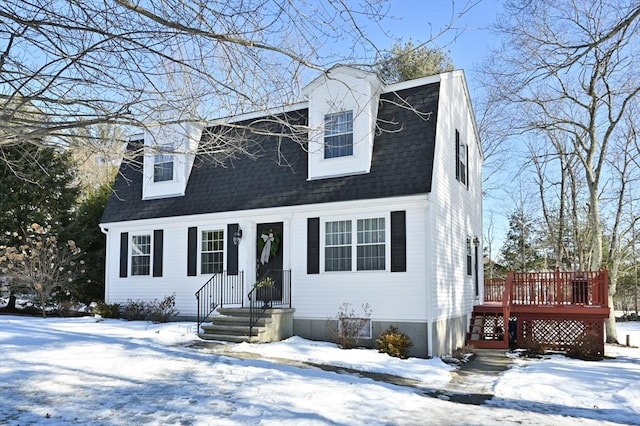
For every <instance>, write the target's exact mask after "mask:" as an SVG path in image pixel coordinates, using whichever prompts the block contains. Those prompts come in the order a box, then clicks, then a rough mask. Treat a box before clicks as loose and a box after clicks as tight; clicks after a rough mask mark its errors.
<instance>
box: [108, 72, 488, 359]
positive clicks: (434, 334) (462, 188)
mask: <svg viewBox="0 0 640 426" xmlns="http://www.w3.org/2000/svg"><path fill="white" fill-rule="evenodd" d="M303 96H304V98H305V101H304V102H300V103H298V104H295V105H289V106H286V107H282V108H280V109H279V110H277V111H275V110H274V111H268V112H262V113H256V114H247V115H243V116H239V117H234V118H231V119H228V120H225V121H224V122H222V121H221V122H219V123H216V124H212V125H189V126H187V125H172V126H158V127H151V128H150V129H149V130H147V131H146V132H145V134H144V135H140V136H139V137H137V138H133V140H132V144H133V145H135V144H136V143H137V144H144V148H145V149H146V153H145V154H144V156H143V158H142V161H141V162H140V161H137V162H136V161H124V162H123V164H122V166H121V169H120V173H119V175H118V178H117V180H116V182H115V186H114V194H113V195H112V196H111V197H110V199H109V201H108V204H107V207H106V209H105V212H104V215H103V217H102V224H101V228H102V229H103V232H104V233H105V234H106V235H107V266H106V294H105V299H106V302H107V303H123V302H126V301H127V300H128V299H132V300H135V299H141V300H150V299H162V298H164V297H166V296H168V295H171V294H175V296H176V308H177V309H178V310H179V311H180V313H181V316H183V317H189V318H194V317H196V315H197V314H198V312H197V303H196V298H195V297H194V294H195V292H196V291H198V290H199V289H201V287H203V285H204V284H205V283H207V282H208V281H210V279H211V278H212V277H215V278H214V279H213V280H212V281H211V282H212V283H213V282H214V281H216V280H217V284H216V285H218V286H221V287H220V288H219V289H218V290H212V291H214V293H211V294H209V295H208V296H207V297H209V299H208V300H210V299H213V300H215V304H216V305H220V302H221V303H222V304H223V305H224V306H249V304H250V303H251V300H252V299H251V297H249V296H248V294H249V293H250V292H251V290H252V289H253V287H254V285H255V284H256V282H257V281H260V279H261V278H262V277H264V276H265V274H267V275H269V274H271V275H269V276H273V277H274V279H275V281H277V284H278V286H279V289H278V295H277V297H275V299H278V300H276V301H275V305H272V306H273V307H274V308H276V307H278V306H280V305H279V302H281V303H283V304H286V307H287V308H288V307H289V306H290V307H291V309H290V311H289V312H293V314H292V322H293V325H292V333H293V334H295V335H298V336H301V337H305V338H310V339H318V340H329V339H330V336H329V335H328V331H327V323H328V322H329V321H330V320H331V319H335V317H336V314H337V312H338V310H339V308H340V306H341V305H342V304H343V303H349V304H350V305H351V306H352V307H353V308H354V309H355V310H356V312H357V311H358V309H359V308H360V306H361V305H362V304H365V303H366V304H368V305H369V306H370V309H371V316H370V321H369V322H368V323H367V327H365V329H363V336H364V340H363V342H364V343H365V344H369V345H373V344H374V343H375V339H376V338H377V336H378V335H379V334H380V333H381V332H383V331H384V330H386V329H387V327H388V326H389V325H395V326H396V327H398V329H399V330H400V331H402V332H404V333H406V334H408V335H409V336H410V337H411V339H412V341H413V348H412V351H411V355H413V356H423V357H424V356H439V355H443V354H445V353H450V352H451V351H453V350H454V349H456V348H457V347H460V346H462V345H463V344H464V342H465V335H466V331H467V327H468V324H469V318H470V314H471V311H472V309H473V306H474V304H478V303H480V301H481V300H482V294H480V293H481V292H482V286H481V285H480V283H482V282H483V276H482V268H481V259H482V257H481V253H480V251H479V250H480V247H481V241H480V240H481V236H482V192H481V183H482V176H481V166H482V151H481V147H480V141H479V138H478V133H477V129H476V125H475V120H474V116H473V111H472V108H471V102H470V98H469V93H468V90H467V85H466V82H465V77H464V73H463V72H462V71H452V72H447V73H443V74H439V75H434V76H430V77H424V78H420V79H416V80H411V81H405V82H401V83H396V84H390V85H386V84H384V82H382V81H381V80H380V79H379V78H378V77H377V76H376V75H375V74H371V73H367V72H363V71H359V70H355V69H353V68H349V67H345V66H338V67H335V68H333V69H331V70H330V71H329V72H328V73H325V74H323V75H322V76H320V77H318V78H317V79H316V80H315V81H313V82H312V83H311V84H309V85H308V86H307V87H306V88H305V89H304V91H303ZM224 138H226V139H224ZM229 138H232V139H233V140H234V141H236V142H237V141H240V143H241V144H242V146H243V148H244V149H245V150H246V151H248V152H249V153H250V154H252V155H251V156H250V157H251V158H249V157H248V156H237V157H236V158H233V159H228V160H227V161H226V162H225V163H224V164H220V163H217V162H215V161H209V160H206V159H204V156H205V153H204V148H203V147H204V146H205V145H206V146H211V145H212V144H216V143H219V141H222V140H229ZM153 147H155V148H156V149H155V150H153V149H152V148H153ZM158 147H160V152H159V153H158ZM140 163H141V164H140ZM265 239H266V240H267V241H268V242H265ZM265 246H267V248H266V249H265ZM274 274H275V275H274ZM214 284H215V283H214ZM221 289H222V290H221ZM225 289H226V290H225ZM231 293H233V294H234V296H233V297H232V296H231ZM213 294H215V295H213ZM272 298H273V297H272ZM218 299H220V300H218ZM223 299H224V300H223ZM254 299H255V298H254ZM214 307H215V306H214ZM287 334H291V333H287ZM367 335H368V336H367ZM284 337H286V336H284Z"/></svg>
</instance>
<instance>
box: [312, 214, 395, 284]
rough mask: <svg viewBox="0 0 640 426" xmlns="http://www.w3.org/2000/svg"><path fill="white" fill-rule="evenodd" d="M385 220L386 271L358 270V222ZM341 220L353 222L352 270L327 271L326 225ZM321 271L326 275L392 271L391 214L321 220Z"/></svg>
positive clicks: (332, 217) (359, 215)
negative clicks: (361, 220)
mask: <svg viewBox="0 0 640 426" xmlns="http://www.w3.org/2000/svg"><path fill="white" fill-rule="evenodd" d="M375 218H384V228H385V230H384V245H385V247H384V256H385V259H384V269H367V270H362V271H359V270H358V225H357V223H358V220H360V219H375ZM341 220H350V221H351V235H352V238H351V270H350V271H327V270H326V269H325V268H326V265H325V247H326V223H327V222H336V221H341ZM320 271H321V272H322V273H326V274H353V273H357V274H372V273H373V274H375V273H383V272H390V271H391V212H384V213H380V212H377V213H364V214H358V215H356V216H326V217H321V218H320Z"/></svg>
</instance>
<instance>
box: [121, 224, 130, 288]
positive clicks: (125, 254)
mask: <svg viewBox="0 0 640 426" xmlns="http://www.w3.org/2000/svg"><path fill="white" fill-rule="evenodd" d="M128 261H129V233H128V232H122V233H121V234H120V278H125V277H126V276H127V272H128V271H129V262H128Z"/></svg>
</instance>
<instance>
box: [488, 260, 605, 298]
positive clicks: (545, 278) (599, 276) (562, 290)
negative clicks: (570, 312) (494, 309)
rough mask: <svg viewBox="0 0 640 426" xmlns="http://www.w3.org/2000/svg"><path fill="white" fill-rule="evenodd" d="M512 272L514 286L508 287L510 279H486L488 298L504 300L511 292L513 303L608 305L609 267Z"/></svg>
mask: <svg viewBox="0 0 640 426" xmlns="http://www.w3.org/2000/svg"><path fill="white" fill-rule="evenodd" d="M509 274H510V276H512V284H511V289H508V288H507V283H508V279H499V278H497V279H495V278H494V279H490V280H489V279H488V280H485V287H484V291H485V293H484V294H485V296H484V300H485V302H503V296H504V295H507V294H509V295H510V296H511V297H510V303H511V304H512V305H533V306H572V305H576V306H577V305H590V306H603V307H607V305H608V301H609V300H608V297H609V293H608V292H609V288H608V286H609V274H608V270H606V269H604V270H601V271H593V272H591V271H579V272H576V271H559V270H556V271H553V272H515V273H513V272H510V273H509ZM503 306H504V303H503Z"/></svg>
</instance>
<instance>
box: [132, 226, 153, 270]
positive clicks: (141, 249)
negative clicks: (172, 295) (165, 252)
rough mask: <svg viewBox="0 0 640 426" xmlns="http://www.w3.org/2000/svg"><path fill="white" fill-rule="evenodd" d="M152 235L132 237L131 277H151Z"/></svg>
mask: <svg viewBox="0 0 640 426" xmlns="http://www.w3.org/2000/svg"><path fill="white" fill-rule="evenodd" d="M150 254H151V235H133V236H132V237H131V275H149V273H150V270H151V268H150V266H151V256H150Z"/></svg>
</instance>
